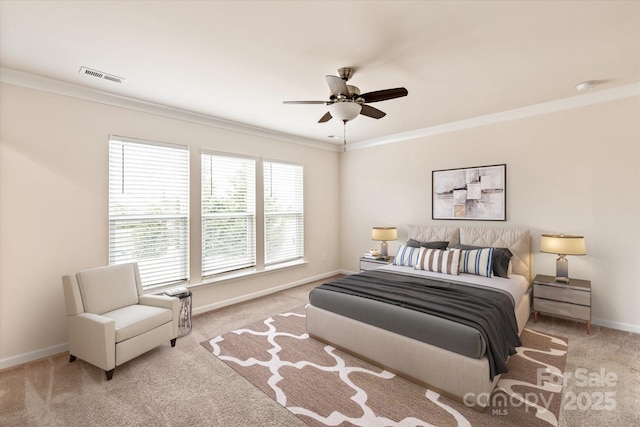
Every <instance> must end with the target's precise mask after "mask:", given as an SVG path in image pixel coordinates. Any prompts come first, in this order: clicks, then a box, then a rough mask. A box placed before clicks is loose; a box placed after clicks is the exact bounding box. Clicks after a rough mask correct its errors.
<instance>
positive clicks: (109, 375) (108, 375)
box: [104, 368, 116, 381]
mask: <svg viewBox="0 0 640 427" xmlns="http://www.w3.org/2000/svg"><path fill="white" fill-rule="evenodd" d="M115 370H116V369H115V368H113V369H111V370H109V371H104V372H105V373H106V374H107V381H110V380H111V378H113V371H115Z"/></svg>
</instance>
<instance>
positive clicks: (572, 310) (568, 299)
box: [533, 274, 591, 334]
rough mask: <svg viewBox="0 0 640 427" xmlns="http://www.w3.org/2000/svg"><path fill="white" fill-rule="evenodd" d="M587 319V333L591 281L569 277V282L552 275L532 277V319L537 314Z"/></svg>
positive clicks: (589, 318)
mask: <svg viewBox="0 0 640 427" xmlns="http://www.w3.org/2000/svg"><path fill="white" fill-rule="evenodd" d="M539 313H545V314H550V315H552V316H559V317H566V318H569V319H574V320H586V321H587V334H590V333H591V282H590V281H589V280H580V279H569V283H560V282H556V278H555V277H553V276H545V275H543V274H538V275H537V276H536V277H535V279H533V320H534V321H536V320H538V314H539Z"/></svg>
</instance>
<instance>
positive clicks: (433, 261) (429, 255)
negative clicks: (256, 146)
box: [416, 248, 461, 276]
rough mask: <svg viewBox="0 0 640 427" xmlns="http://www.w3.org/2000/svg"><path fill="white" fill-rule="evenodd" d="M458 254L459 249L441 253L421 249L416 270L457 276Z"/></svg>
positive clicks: (438, 250) (435, 250)
mask: <svg viewBox="0 0 640 427" xmlns="http://www.w3.org/2000/svg"><path fill="white" fill-rule="evenodd" d="M460 252H461V251H460V249H452V250H450V251H443V250H441V249H427V248H422V250H421V251H420V256H419V257H418V263H417V264H416V270H428V271H436V272H438V273H446V274H453V275H456V276H457V275H458V264H459V263H460Z"/></svg>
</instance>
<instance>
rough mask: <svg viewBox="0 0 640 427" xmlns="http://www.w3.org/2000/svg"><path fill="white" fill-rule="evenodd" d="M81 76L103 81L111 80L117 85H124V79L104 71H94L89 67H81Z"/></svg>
mask: <svg viewBox="0 0 640 427" xmlns="http://www.w3.org/2000/svg"><path fill="white" fill-rule="evenodd" d="M80 74H84V75H86V76H91V77H97V78H99V79H102V80H109V81H111V82H115V83H122V81H123V80H124V79H123V78H122V77H118V76H114V75H113V74H107V73H103V72H102V71H98V70H93V69H91V68H87V67H80Z"/></svg>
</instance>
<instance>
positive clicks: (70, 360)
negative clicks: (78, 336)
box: [69, 354, 76, 363]
mask: <svg viewBox="0 0 640 427" xmlns="http://www.w3.org/2000/svg"><path fill="white" fill-rule="evenodd" d="M75 361H76V357H75V356H74V355H73V354H70V355H69V363H71V362H75Z"/></svg>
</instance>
